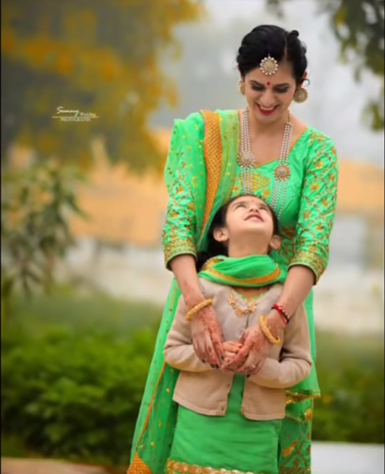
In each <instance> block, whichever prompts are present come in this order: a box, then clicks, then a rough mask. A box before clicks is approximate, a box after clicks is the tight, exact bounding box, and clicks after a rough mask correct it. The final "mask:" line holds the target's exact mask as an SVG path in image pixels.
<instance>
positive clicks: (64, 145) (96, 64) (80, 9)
mask: <svg viewBox="0 0 385 474" xmlns="http://www.w3.org/2000/svg"><path fill="white" fill-rule="evenodd" d="M202 11H203V7H202V5H201V3H200V2H199V1H197V0H98V1H95V0H66V1H62V2H55V1H52V0H40V1H39V2H35V1H33V0H4V1H3V2H2V20H1V26H2V39H1V62H2V67H3V73H2V78H1V80H2V92H1V98H2V108H1V132H2V148H1V156H2V161H4V157H5V156H6V154H7V151H8V149H9V147H10V145H11V144H12V143H14V142H17V143H20V144H23V145H26V146H28V147H30V148H32V149H33V150H36V152H37V153H38V155H39V157H40V158H45V157H49V156H52V155H54V156H56V157H58V158H59V159H60V160H61V161H62V162H73V163H76V164H80V165H81V166H87V165H88V164H89V163H90V158H91V153H90V139H91V138H92V137H93V136H103V137H104V138H105V141H106V146H107V150H108V152H109V156H110V157H111V159H112V160H114V161H117V160H125V161H126V162H127V163H128V164H129V165H130V166H131V168H132V169H135V170H137V171H140V170H143V169H145V168H146V167H148V166H152V165H154V164H156V162H157V160H158V159H159V156H158V151H157V146H156V143H155V142H154V141H153V140H152V138H151V136H150V134H149V131H148V127H147V122H148V118H149V116H150V114H151V113H153V112H154V111H155V110H156V109H157V107H158V104H159V102H160V100H161V99H166V100H167V101H168V102H169V103H171V104H173V103H175V102H176V99H177V94H176V91H175V87H174V84H173V83H172V81H171V80H170V79H169V78H168V76H167V74H166V73H165V72H164V71H162V69H161V65H160V64H159V53H160V52H161V51H162V50H164V49H165V48H167V47H172V46H176V43H175V39H174V35H173V30H174V27H175V26H177V25H179V24H181V23H184V22H189V21H192V20H195V19H197V18H198V17H199V15H200V14H201V12H202ZM57 107H63V109H65V110H79V111H80V112H82V113H93V114H95V115H96V116H97V117H98V118H93V119H91V120H90V121H88V122H63V121H60V120H59V119H53V118H52V116H54V115H58V114H57Z"/></svg>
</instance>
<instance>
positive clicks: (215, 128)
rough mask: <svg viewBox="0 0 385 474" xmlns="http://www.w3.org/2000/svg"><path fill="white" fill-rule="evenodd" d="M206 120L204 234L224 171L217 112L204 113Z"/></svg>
mask: <svg viewBox="0 0 385 474" xmlns="http://www.w3.org/2000/svg"><path fill="white" fill-rule="evenodd" d="M202 114H203V117H204V120H205V142H204V157H205V161H206V170H207V189H206V206H205V213H204V217H203V224H202V233H203V232H204V230H205V228H206V225H207V222H208V220H209V217H210V214H211V210H212V208H213V205H214V201H215V196H216V194H217V191H218V187H219V182H220V178H221V171H222V166H221V163H222V137H221V129H220V123H219V116H218V114H216V113H215V112H210V111H206V110H205V111H202Z"/></svg>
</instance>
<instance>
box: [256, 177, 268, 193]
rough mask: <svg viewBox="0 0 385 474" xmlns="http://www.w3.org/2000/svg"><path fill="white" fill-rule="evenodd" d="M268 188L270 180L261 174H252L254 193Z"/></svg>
mask: <svg viewBox="0 0 385 474" xmlns="http://www.w3.org/2000/svg"><path fill="white" fill-rule="evenodd" d="M268 186H270V179H269V178H268V177H267V176H264V175H263V174H261V173H258V172H254V176H253V189H254V192H258V191H260V190H261V189H264V188H267V187H268Z"/></svg>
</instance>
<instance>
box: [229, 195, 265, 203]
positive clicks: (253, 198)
mask: <svg viewBox="0 0 385 474" xmlns="http://www.w3.org/2000/svg"><path fill="white" fill-rule="evenodd" d="M238 201H244V202H253V203H254V202H258V203H263V204H265V201H264V200H263V199H261V198H259V197H258V196H238V197H236V198H235V199H234V201H233V204H234V203H236V202H238Z"/></svg>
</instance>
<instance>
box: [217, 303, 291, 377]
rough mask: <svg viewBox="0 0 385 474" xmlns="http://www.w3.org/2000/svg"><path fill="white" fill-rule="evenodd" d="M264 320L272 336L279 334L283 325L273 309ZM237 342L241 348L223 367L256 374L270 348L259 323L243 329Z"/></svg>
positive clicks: (241, 372)
mask: <svg viewBox="0 0 385 474" xmlns="http://www.w3.org/2000/svg"><path fill="white" fill-rule="evenodd" d="M266 322H267V323H268V326H269V328H270V331H271V333H272V334H273V335H274V336H276V335H277V334H279V333H280V332H281V330H282V329H283V328H284V327H285V326H284V323H283V322H282V320H281V317H280V316H279V314H278V312H277V311H275V310H273V311H271V312H270V313H269V314H268V316H267V318H266ZM239 342H240V343H241V344H242V347H241V349H240V350H239V352H238V354H236V355H235V356H234V357H233V359H232V360H231V361H230V362H229V363H228V364H227V365H225V367H226V368H227V369H229V370H232V371H234V372H236V373H238V374H247V375H254V374H257V373H258V372H259V371H260V370H261V368H262V366H263V364H264V363H265V361H266V358H267V356H268V355H269V352H270V349H271V343H270V341H269V340H268V339H267V338H266V336H265V335H264V334H263V332H262V330H261V327H260V325H259V324H258V323H257V324H254V325H253V326H251V327H250V328H248V329H246V330H245V331H244V333H243V335H242V337H241V340H240V341H239Z"/></svg>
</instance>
